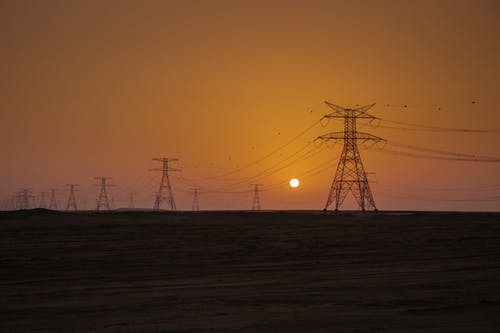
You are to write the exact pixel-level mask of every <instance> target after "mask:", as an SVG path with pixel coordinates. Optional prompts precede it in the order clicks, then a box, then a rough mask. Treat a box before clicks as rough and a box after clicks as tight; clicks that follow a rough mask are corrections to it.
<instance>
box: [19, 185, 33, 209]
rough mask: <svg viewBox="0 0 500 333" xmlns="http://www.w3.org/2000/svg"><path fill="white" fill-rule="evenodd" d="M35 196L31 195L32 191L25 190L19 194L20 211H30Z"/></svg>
mask: <svg viewBox="0 0 500 333" xmlns="http://www.w3.org/2000/svg"><path fill="white" fill-rule="evenodd" d="M34 197H35V196H34V195H33V194H32V193H31V189H29V188H25V189H22V190H21V191H20V192H18V195H17V207H18V208H19V209H30V207H31V205H30V201H31V200H32V199H33V198H34Z"/></svg>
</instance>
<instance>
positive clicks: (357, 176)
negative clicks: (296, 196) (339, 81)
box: [317, 102, 385, 211]
mask: <svg viewBox="0 0 500 333" xmlns="http://www.w3.org/2000/svg"><path fill="white" fill-rule="evenodd" d="M325 104H326V105H328V106H329V107H330V108H331V109H332V110H333V112H332V113H330V114H327V115H325V116H324V117H323V119H330V118H340V119H343V120H344V130H343V131H342V132H332V133H328V134H325V135H322V136H319V137H318V138H317V139H320V140H323V141H330V140H333V141H343V148H342V153H341V155H340V159H339V163H338V165H337V171H336V172H335V177H334V179H333V183H332V186H331V188H330V193H329V194H328V199H327V200H326V205H325V208H324V210H325V211H326V210H327V209H328V207H329V206H330V205H334V207H335V211H338V210H339V207H340V206H341V205H342V203H343V202H344V200H345V198H346V196H347V194H348V193H349V192H351V193H352V194H353V196H354V198H355V199H356V202H357V203H358V205H359V207H360V209H361V210H362V211H365V210H367V209H368V210H370V209H371V210H375V211H376V210H377V207H376V206H375V200H374V199H373V195H372V192H371V190H370V184H369V183H368V178H367V176H366V172H365V169H364V167H363V162H362V161H361V155H360V154H359V150H358V144H364V143H367V142H370V143H372V144H376V143H377V142H383V141H385V140H384V139H382V138H379V137H377V136H374V135H371V134H368V133H364V132H358V131H357V129H356V122H357V120H358V119H365V120H369V121H373V120H376V119H377V118H376V117H375V116H373V115H371V114H368V113H367V112H366V111H368V110H369V109H370V108H372V107H373V106H374V105H375V104H370V105H366V106H362V107H359V108H355V109H350V108H344V107H341V106H338V105H335V104H332V103H329V102H325Z"/></svg>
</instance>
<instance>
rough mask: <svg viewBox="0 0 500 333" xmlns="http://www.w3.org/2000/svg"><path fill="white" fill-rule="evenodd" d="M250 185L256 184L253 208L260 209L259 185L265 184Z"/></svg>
mask: <svg viewBox="0 0 500 333" xmlns="http://www.w3.org/2000/svg"><path fill="white" fill-rule="evenodd" d="M250 185H253V186H254V190H253V201H252V210H260V198H259V187H260V186H264V185H262V184H250Z"/></svg>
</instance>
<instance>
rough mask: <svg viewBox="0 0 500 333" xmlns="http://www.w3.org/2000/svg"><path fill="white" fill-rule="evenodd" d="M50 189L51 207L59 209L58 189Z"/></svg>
mask: <svg viewBox="0 0 500 333" xmlns="http://www.w3.org/2000/svg"><path fill="white" fill-rule="evenodd" d="M49 191H50V202H49V209H52V210H57V200H56V190H55V189H53V188H51V189H49Z"/></svg>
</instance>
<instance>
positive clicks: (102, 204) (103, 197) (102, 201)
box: [94, 177, 112, 210]
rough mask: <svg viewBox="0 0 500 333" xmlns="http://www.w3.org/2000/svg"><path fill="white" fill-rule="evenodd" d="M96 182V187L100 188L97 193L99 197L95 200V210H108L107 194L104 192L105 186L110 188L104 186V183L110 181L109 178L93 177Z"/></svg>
mask: <svg viewBox="0 0 500 333" xmlns="http://www.w3.org/2000/svg"><path fill="white" fill-rule="evenodd" d="M94 179H96V180H100V181H101V183H100V184H96V186H100V187H101V191H100V192H99V197H98V198H97V201H96V204H97V207H96V209H95V210H101V208H105V209H107V210H110V209H111V208H110V206H109V201H108V193H107V192H106V186H111V185H109V184H106V181H107V180H109V179H112V178H111V177H94Z"/></svg>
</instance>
